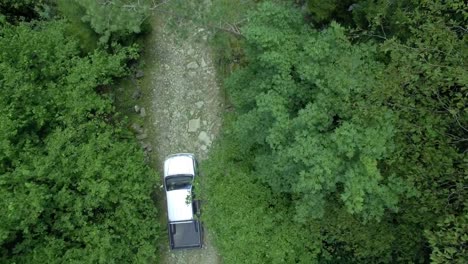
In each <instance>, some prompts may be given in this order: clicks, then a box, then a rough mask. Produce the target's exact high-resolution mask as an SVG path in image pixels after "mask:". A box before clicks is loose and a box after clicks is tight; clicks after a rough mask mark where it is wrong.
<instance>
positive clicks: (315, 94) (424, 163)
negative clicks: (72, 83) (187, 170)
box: [206, 0, 468, 263]
mask: <svg viewBox="0 0 468 264" xmlns="http://www.w3.org/2000/svg"><path fill="white" fill-rule="evenodd" d="M311 2H314V3H316V4H317V5H316V6H315V7H314V8H316V11H317V10H318V11H323V13H324V14H325V15H324V16H323V17H324V18H325V20H323V21H324V22H327V21H331V20H338V21H341V22H346V23H347V24H346V25H347V26H350V27H354V28H352V29H351V30H350V31H348V32H346V31H345V30H344V29H343V27H341V26H339V25H337V24H336V23H333V22H332V23H330V25H329V27H327V28H325V29H323V30H322V31H320V32H319V31H316V30H313V29H310V28H309V27H308V26H307V25H306V24H305V22H304V21H303V18H302V16H301V14H300V12H299V11H298V10H295V9H292V8H290V7H289V6H285V5H280V4H275V3H276V1H269V2H266V3H264V4H262V5H259V7H258V10H256V11H254V12H252V13H250V15H249V16H248V17H247V18H248V19H247V21H248V22H247V24H246V25H245V26H244V27H242V28H241V33H242V35H243V36H244V37H245V39H244V40H243V42H242V43H243V45H245V46H244V47H243V49H244V50H243V51H241V52H239V54H244V55H245V57H244V58H242V61H243V63H242V65H243V66H244V67H242V68H241V69H239V70H237V71H236V72H235V73H234V74H232V75H231V76H230V77H229V78H227V80H226V83H225V84H226V88H227V90H228V92H229V96H230V98H229V99H230V101H231V102H232V104H233V105H234V107H235V112H234V113H233V115H232V117H230V121H229V122H228V124H227V125H226V126H225V132H224V138H223V140H222V141H220V142H219V144H220V146H218V148H217V150H216V151H215V152H214V154H213V155H212V156H211V157H210V161H209V162H208V163H207V165H206V166H207V168H206V170H207V172H208V173H209V177H207V178H209V179H210V180H208V186H207V190H208V191H207V193H208V197H207V199H208V205H207V207H208V208H207V214H206V217H207V220H206V221H207V223H208V224H209V225H211V226H212V227H213V229H214V230H215V232H217V234H216V235H217V236H216V238H217V241H218V243H219V245H220V248H221V251H222V252H223V254H224V255H225V256H226V257H227V259H228V260H229V262H235V259H236V257H237V258H238V259H240V260H245V259H246V258H247V257H246V255H244V254H243V253H240V252H247V253H248V254H251V252H252V251H255V252H260V253H261V254H260V255H255V256H253V257H251V256H250V255H249V256H248V257H251V258H253V259H255V260H256V259H257V257H258V258H260V257H264V256H265V255H266V254H265V255H262V254H263V252H264V251H263V250H262V249H259V248H257V247H255V246H253V245H256V244H255V243H259V244H262V245H267V246H265V247H268V246H271V249H270V252H276V251H282V252H288V250H289V249H291V248H292V249H293V250H295V247H294V244H283V243H280V242H278V243H273V246H272V244H271V243H266V242H265V240H263V239H264V233H266V232H264V231H263V230H264V229H263V228H264V227H269V223H271V221H274V220H271V219H277V218H275V217H276V216H278V217H279V219H281V220H280V221H279V222H274V223H275V225H276V228H277V229H280V228H281V227H283V226H287V227H288V229H287V231H286V230H281V231H277V232H278V233H276V232H272V233H273V235H272V236H274V235H276V234H278V235H280V233H282V232H284V233H282V234H281V236H287V237H288V241H295V240H299V241H301V240H302V238H303V236H306V237H309V238H310V239H309V240H308V241H307V242H303V243H304V245H307V246H309V248H308V250H306V253H305V254H306V255H305V256H307V257H306V258H307V261H306V262H305V263H312V262H313V261H318V262H321V263H427V262H429V261H433V262H435V263H447V262H450V263H452V262H453V263H465V262H466V255H467V254H466V230H467V223H466V216H467V210H466V208H467V204H466V201H467V200H468V188H467V186H468V178H467V172H468V162H467V161H468V158H467V153H468V152H467V151H466V149H467V147H468V145H467V144H466V142H467V137H466V134H467V131H468V130H467V128H468V125H467V124H468V112H467V109H468V108H467V106H466V102H467V90H466V87H468V85H467V82H468V79H467V77H466V76H468V74H467V73H466V61H467V54H468V53H467V49H466V47H467V45H466V40H467V39H466V19H467V17H468V16H467V15H466V14H467V13H466V8H464V7H466V4H465V3H464V1H449V2H447V1H416V0H415V1H359V2H357V5H354V7H353V10H352V14H353V17H354V22H350V21H349V20H345V19H342V18H340V16H339V15H336V14H335V13H334V12H336V10H337V9H336V7H332V4H333V3H335V4H336V3H338V2H327V3H324V2H323V1H322V2H323V3H322V2H320V3H319V2H317V1H311ZM340 3H343V2H340ZM329 4H330V6H329V8H327V5H329ZM309 7H312V6H309ZM327 16H328V17H327ZM347 34H349V35H348V36H349V37H352V38H353V41H354V43H351V42H350V41H349V40H348V36H347ZM376 40H378V41H376ZM226 43H229V42H226ZM227 54H228V53H227ZM221 150H222V151H221ZM212 175H213V176H212ZM211 180H213V182H211ZM231 180H232V181H233V182H231ZM226 190H228V191H227V192H226ZM234 190H235V192H234ZM237 192H238V193H239V195H237ZM253 193H254V195H253ZM250 204H254V205H256V207H255V208H253V207H250V206H249V205H250ZM244 207H245V210H244ZM236 210H238V211H236ZM215 212H220V213H219V214H217V215H215ZM237 212H239V213H240V214H241V215H242V219H237V218H236V219H233V216H235V215H236V214H237ZM261 216H264V217H263V218H262V217H261ZM283 216H285V218H282V217H283ZM243 219H246V220H245V221H243ZM227 222H229V223H232V225H227V226H226V225H224V226H221V224H220V223H227ZM250 223H254V224H253V225H250ZM258 230H260V231H258ZM257 231H258V232H257ZM251 233H254V234H257V235H258V237H257V238H256V239H258V240H255V238H253V237H251V236H250V235H245V234H251ZM233 237H234V238H233ZM226 238H229V240H228V239H226ZM237 238H239V239H237ZM275 241H276V240H275ZM303 253H304V252H303ZM252 254H253V253H252ZM267 256H269V255H267ZM278 259H279V261H284V262H291V263H301V261H300V260H297V259H296V260H291V259H287V258H278ZM268 261H269V260H268ZM271 262H274V261H271Z"/></svg>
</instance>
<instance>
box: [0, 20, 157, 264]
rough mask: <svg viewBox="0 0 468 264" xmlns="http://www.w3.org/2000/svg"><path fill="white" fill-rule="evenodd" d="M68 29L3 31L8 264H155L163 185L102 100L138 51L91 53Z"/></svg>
mask: <svg viewBox="0 0 468 264" xmlns="http://www.w3.org/2000/svg"><path fill="white" fill-rule="evenodd" d="M67 27H68V24H67V22H66V21H64V20H49V21H38V20H31V21H30V22H21V21H18V22H17V23H15V24H9V23H5V25H4V26H3V27H2V28H1V29H0V87H1V88H0V89H1V93H2V96H1V97H0V113H1V114H0V206H1V207H2V208H3V209H2V212H3V213H2V214H1V216H0V245H1V251H0V262H2V263H64V262H75V263H83V262H84V263H135V262H137V263H141V262H151V261H154V260H155V259H154V258H155V250H156V249H155V245H156V239H157V238H158V236H159V232H160V231H159V230H160V228H159V224H158V223H157V222H156V221H155V219H157V211H156V208H155V207H154V205H153V202H152V201H151V199H150V193H151V192H152V187H153V185H154V183H155V182H156V181H157V179H158V177H157V176H156V175H154V173H153V172H151V170H150V168H149V167H148V165H147V164H146V163H145V162H144V155H143V152H142V150H141V149H140V148H139V146H138V144H137V142H136V141H135V140H134V139H133V134H132V133H131V132H130V131H129V130H128V129H127V127H126V123H125V119H123V118H122V117H120V116H119V114H118V113H117V112H116V111H115V109H114V106H113V104H112V100H111V98H110V96H108V95H107V94H106V93H102V92H100V91H101V90H102V87H104V86H109V85H110V84H111V83H112V81H113V79H114V78H117V77H122V76H124V75H126V74H127V69H126V62H127V61H128V60H130V59H134V58H136V57H137V50H136V49H135V48H132V47H131V48H125V47H120V48H118V49H115V50H114V53H112V54H111V53H108V52H107V51H105V50H101V49H96V50H94V51H93V52H91V53H90V54H89V55H82V51H81V50H80V48H79V45H78V41H77V40H76V39H75V38H73V37H71V36H70V35H68V31H67Z"/></svg>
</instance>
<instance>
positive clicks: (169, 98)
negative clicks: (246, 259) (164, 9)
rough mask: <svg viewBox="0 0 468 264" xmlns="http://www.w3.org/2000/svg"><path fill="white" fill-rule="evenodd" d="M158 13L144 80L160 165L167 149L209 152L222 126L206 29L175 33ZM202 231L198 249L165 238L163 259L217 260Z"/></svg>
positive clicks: (207, 262) (207, 263) (200, 154)
mask: <svg viewBox="0 0 468 264" xmlns="http://www.w3.org/2000/svg"><path fill="white" fill-rule="evenodd" d="M158 16H159V17H158V18H157V19H155V20H154V22H153V23H152V24H153V32H152V34H151V36H150V39H149V40H148V43H147V44H146V49H147V51H146V53H147V54H146V55H145V58H143V60H144V62H145V64H146V65H147V66H146V70H145V77H144V78H145V79H146V80H145V82H144V83H145V85H148V86H150V87H151V90H150V91H152V94H151V97H152V98H151V105H150V106H149V109H146V112H147V113H146V115H148V118H147V122H146V123H147V124H146V126H150V130H152V131H154V133H152V134H154V136H153V137H154V138H152V139H151V141H153V142H151V143H152V145H153V146H154V153H155V155H156V159H157V165H158V167H159V168H162V162H163V159H164V157H165V156H166V155H168V154H171V153H177V152H191V153H195V155H196V156H197V157H198V159H199V160H202V159H204V158H206V157H207V153H208V151H209V149H210V145H211V143H212V141H213V139H214V138H215V137H216V135H217V133H218V130H219V128H220V126H221V113H222V107H223V105H222V104H223V103H222V99H221V95H220V90H219V87H218V85H217V82H216V76H215V69H214V67H213V62H212V58H211V54H210V50H209V47H208V43H207V42H206V39H207V35H206V32H205V31H204V30H203V29H200V28H196V27H195V26H192V28H187V26H186V25H184V29H183V30H185V31H186V32H189V33H188V36H181V35H180V34H174V32H177V28H174V26H168V25H167V23H165V22H164V19H163V18H161V16H160V15H159V14H158ZM181 30H182V29H181ZM148 96H149V95H148ZM161 174H162V173H161ZM206 231H207V232H205V240H204V248H203V249H200V250H181V251H170V250H169V245H168V242H166V243H165V245H161V247H162V250H163V257H164V259H163V261H162V263H194V264H195V263H197V264H198V263H199V264H211V263H220V258H219V256H218V254H217V252H216V249H215V248H214V247H213V246H212V243H211V239H210V235H209V230H206Z"/></svg>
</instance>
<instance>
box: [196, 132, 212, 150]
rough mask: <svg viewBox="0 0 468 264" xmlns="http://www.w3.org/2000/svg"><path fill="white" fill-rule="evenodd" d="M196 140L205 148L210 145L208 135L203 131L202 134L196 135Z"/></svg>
mask: <svg viewBox="0 0 468 264" xmlns="http://www.w3.org/2000/svg"><path fill="white" fill-rule="evenodd" d="M198 140H199V141H200V142H202V143H204V144H205V145H206V146H210V145H211V138H210V136H209V135H208V133H206V132H205V131H202V132H200V134H198Z"/></svg>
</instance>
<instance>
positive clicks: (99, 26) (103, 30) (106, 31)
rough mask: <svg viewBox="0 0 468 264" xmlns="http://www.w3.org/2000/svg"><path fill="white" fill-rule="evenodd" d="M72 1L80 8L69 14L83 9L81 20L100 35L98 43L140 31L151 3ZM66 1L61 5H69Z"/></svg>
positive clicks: (118, 38) (147, 0)
mask: <svg viewBox="0 0 468 264" xmlns="http://www.w3.org/2000/svg"><path fill="white" fill-rule="evenodd" d="M73 1H74V2H75V4H77V5H78V6H79V7H81V8H78V9H74V10H72V12H71V14H69V15H73V12H76V11H78V10H81V11H82V12H83V11H84V14H83V16H82V17H81V20H82V21H83V22H86V23H88V24H89V25H90V26H91V28H92V29H93V30H94V31H95V32H96V33H97V34H99V35H100V38H99V42H100V43H108V42H109V41H112V40H124V39H125V38H128V37H130V36H131V35H133V34H136V33H140V32H141V30H142V24H143V22H144V21H145V20H146V19H147V18H148V16H149V12H150V8H151V7H152V6H151V4H152V3H153V1H150V0H141V1H135V0H111V1H103V0H99V1H96V0H73ZM67 2H68V1H67ZM67 2H64V3H62V5H69V4H70V3H67ZM72 5H73V3H72Z"/></svg>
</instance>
